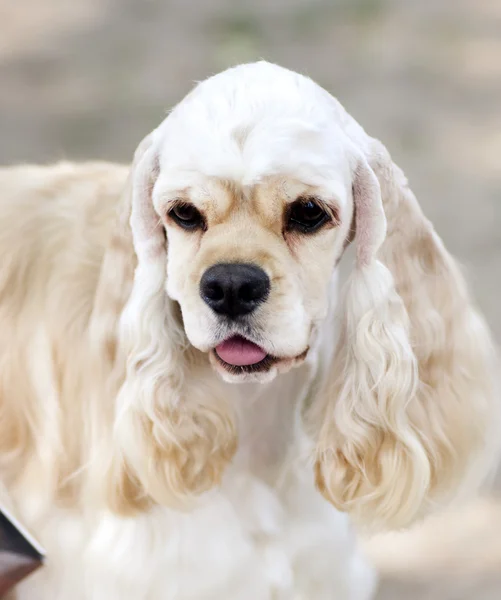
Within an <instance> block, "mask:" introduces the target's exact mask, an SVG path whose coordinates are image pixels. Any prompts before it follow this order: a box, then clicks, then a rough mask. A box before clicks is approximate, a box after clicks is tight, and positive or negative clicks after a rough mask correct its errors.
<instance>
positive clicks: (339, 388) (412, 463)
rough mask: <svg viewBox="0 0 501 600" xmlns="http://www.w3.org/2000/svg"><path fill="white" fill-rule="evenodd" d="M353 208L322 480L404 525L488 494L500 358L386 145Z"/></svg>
mask: <svg viewBox="0 0 501 600" xmlns="http://www.w3.org/2000/svg"><path fill="white" fill-rule="evenodd" d="M369 163H370V164H369ZM376 176H377V177H376ZM353 200H354V210H355V211H356V213H355V214H356V220H355V221H356V235H355V241H356V256H357V258H356V267H355V269H354V272H353V273H352V275H351V277H350V280H349V281H348V283H347V288H346V293H345V298H344V307H343V309H342V310H343V314H342V326H341V332H340V340H339V344H338V348H337V351H336V354H335V363H334V365H333V368H332V370H331V372H332V375H331V378H330V380H328V382H327V385H326V387H325V389H324V390H323V393H322V395H321V400H320V403H319V405H318V406H316V407H315V409H314V411H313V418H314V422H315V424H316V427H317V431H318V436H319V437H318V447H317V454H316V481H317V486H318V488H319V489H320V491H321V492H322V493H323V494H324V496H325V497H326V498H327V499H328V500H330V501H331V502H332V503H333V504H334V505H335V506H336V507H338V508H339V509H341V510H345V511H349V512H351V513H352V514H353V516H354V517H355V519H356V520H357V521H359V522H361V523H362V524H364V525H370V526H371V527H401V526H406V525H408V524H409V523H411V522H412V521H413V520H414V519H415V518H417V517H419V516H421V515H423V514H424V513H426V512H427V511H428V510H429V509H431V508H432V507H433V506H434V505H435V504H438V503H442V502H444V501H449V500H450V499H451V498H452V497H453V496H454V495H456V494H457V493H458V492H461V491H463V490H471V489H474V488H476V487H478V485H479V484H480V483H481V482H482V480H483V479H484V478H485V476H486V474H487V472H488V471H489V469H490V468H491V467H492V466H493V463H494V462H495V461H496V459H497V452H495V450H496V449H497V448H496V443H495V442H496V438H497V437H499V430H497V431H496V429H497V426H498V424H499V420H498V398H497V393H496V389H495V383H494V372H495V367H494V356H495V353H494V349H493V345H492V342H491V339H490V336H489V333H488V331H487V328H486V326H485V324H484V322H483V320H482V318H481V317H480V316H479V315H478V313H477V312H476V310H475V309H474V307H473V306H472V304H471V301H470V298H469V295H468V292H467V289H466V285H465V282H464V280H463V277H462V275H461V273H460V271H459V268H458V266H457V265H456V263H455V261H454V260H453V258H452V257H451V256H450V255H449V254H448V253H447V251H446V250H445V248H444V246H443V244H442V242H441V240H440V239H439V237H438V236H437V234H436V233H435V231H434V230H433V227H432V225H431V224H430V223H429V221H428V220H427V219H426V218H425V217H424V215H423V213H422V211H421V209H420V207H419V205H418V203H417V201H416V199H415V197H414V195H413V194H412V192H411V191H410V190H409V188H408V187H407V182H406V180H405V177H404V175H403V173H402V172H401V171H400V169H399V168H398V167H396V166H395V165H394V164H393V162H392V161H391V159H390V157H389V156H388V153H387V151H386V149H385V148H384V147H383V146H382V145H381V144H379V142H376V141H375V140H371V141H370V143H369V144H367V150H366V155H365V156H364V157H361V158H360V159H359V161H358V164H357V166H356V169H355V171H354V183H353Z"/></svg>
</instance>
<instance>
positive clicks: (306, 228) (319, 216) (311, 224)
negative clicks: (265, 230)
mask: <svg viewBox="0 0 501 600" xmlns="http://www.w3.org/2000/svg"><path fill="white" fill-rule="evenodd" d="M328 219H329V215H328V214H327V213H326V212H325V210H324V209H323V208H322V207H321V206H320V204H318V202H316V201H315V200H312V199H311V198H299V199H298V200H296V201H295V202H293V203H292V204H291V205H290V207H289V210H288V213H287V222H286V228H287V230H288V231H299V232H301V233H313V232H314V231H317V229H319V228H320V227H321V226H322V225H323V224H324V223H325V222H326V221H327V220H328Z"/></svg>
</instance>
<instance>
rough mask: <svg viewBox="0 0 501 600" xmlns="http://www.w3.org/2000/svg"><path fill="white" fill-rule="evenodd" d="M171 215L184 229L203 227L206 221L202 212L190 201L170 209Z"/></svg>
mask: <svg viewBox="0 0 501 600" xmlns="http://www.w3.org/2000/svg"><path fill="white" fill-rule="evenodd" d="M169 216H170V217H171V219H172V220H173V221H175V222H176V223H177V224H178V225H179V226H180V227H182V228H183V229H203V228H204V227H205V221H204V218H203V216H202V215H201V214H200V212H199V211H198V210H197V209H196V208H195V207H194V206H193V204H189V203H188V202H180V203H179V204H176V205H175V206H174V207H173V208H172V209H171V210H170V211H169Z"/></svg>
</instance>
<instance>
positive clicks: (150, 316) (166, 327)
mask: <svg viewBox="0 0 501 600" xmlns="http://www.w3.org/2000/svg"><path fill="white" fill-rule="evenodd" d="M157 135H158V134H157V132H153V133H152V134H150V136H148V137H147V138H146V139H145V140H143V142H142V143H141V144H140V146H139V148H138V150H137V151H136V155H135V158H134V163H133V167H132V170H131V174H130V177H129V188H130V189H129V190H128V193H130V202H129V205H130V209H129V210H130V212H129V214H130V221H129V225H130V230H129V228H128V227H127V226H126V227H125V233H124V235H128V236H129V237H130V235H131V236H132V245H133V248H134V253H135V258H136V260H137V266H136V268H135V272H134V278H133V285H132V290H131V291H130V296H129V298H128V301H127V303H126V305H125V308H124V310H123V313H122V316H121V318H120V322H119V340H118V345H119V349H118V353H119V355H120V356H121V357H122V358H123V359H124V360H126V373H125V379H124V380H123V383H122V385H121V387H120V390H119V392H118V397H117V402H116V415H115V426H114V437H113V440H112V448H113V466H112V469H111V474H110V477H109V482H108V487H109V490H110V491H111V504H112V505H113V506H114V507H115V508H116V509H120V510H124V509H127V508H131V507H132V508H135V507H138V506H142V505H143V504H144V501H145V500H147V501H148V500H153V501H154V502H158V503H162V504H167V505H176V506H180V505H183V503H184V502H185V501H186V500H188V499H189V498H190V497H191V496H193V495H196V494H200V493H201V492H204V491H206V490H208V489H209V488H211V487H212V486H214V485H216V484H217V483H218V482H219V481H220V479H221V476H222V473H223V470H224V467H225V466H226V464H227V462H228V461H229V460H230V459H231V457H232V455H233V453H234V451H235V447H236V434H235V429H234V424H233V419H232V415H231V411H230V408H229V406H228V404H227V403H226V401H225V400H224V397H223V395H222V394H221V390H220V389H219V388H218V387H217V382H213V381H212V380H213V379H214V378H209V377H204V369H205V368H206V366H205V364H204V361H203V359H201V357H199V356H197V355H196V354H195V352H194V350H193V349H190V347H189V344H188V341H187V339H186V336H185V333H184V329H183V326H182V321H181V316H180V311H179V310H178V307H177V305H176V304H175V303H174V302H173V301H171V300H170V299H169V298H168V296H167V293H166V290H165V284H166V264H167V254H166V253H167V240H166V235H165V230H164V228H163V226H162V224H161V220H160V218H159V216H158V214H156V212H155V210H154V208H153V203H152V192H153V188H154V185H155V181H156V178H157V175H158V169H159V166H158V155H157V139H156V138H157ZM110 293H111V292H110ZM209 379H210V380H211V383H210V384H209V383H207V381H208V380H209Z"/></svg>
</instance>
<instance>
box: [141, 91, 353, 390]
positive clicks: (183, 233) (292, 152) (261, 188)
mask: <svg viewBox="0 0 501 600" xmlns="http://www.w3.org/2000/svg"><path fill="white" fill-rule="evenodd" d="M202 88H203V86H202ZM202 91H203V89H202ZM200 96H201V99H200V100H201V101H203V100H204V99H205V98H204V95H203V94H200ZM196 99H197V98H195V100H196ZM207 99H208V100H211V99H213V96H212V94H207ZM193 100H194V99H193V98H190V97H188V100H187V101H185V102H186V104H187V106H184V105H181V106H180V107H178V108H177V109H176V110H175V111H174V112H173V114H172V115H171V116H170V117H169V118H168V119H167V121H166V122H165V124H164V128H163V131H162V138H163V143H162V149H161V152H160V154H159V175H158V178H157V179H156V183H155V185H154V189H153V194H152V196H153V204H154V206H155V210H156V212H157V214H158V215H159V217H160V219H161V220H162V223H163V225H164V227H165V230H166V232H167V248H168V250H167V284H166V289H167V293H168V295H169V296H170V298H172V299H173V300H175V301H177V302H178V303H179V305H180V307H181V311H182V317H183V323H184V328H185V331H186V334H187V337H188V339H189V341H190V343H191V344H192V345H193V346H195V347H196V348H197V349H199V350H201V351H202V352H204V353H208V354H209V356H210V360H211V364H212V366H213V367H214V368H215V369H216V370H217V371H218V372H219V373H220V374H221V375H222V376H223V378H224V379H225V380H228V381H249V380H257V381H267V380H270V379H271V378H273V377H274V376H275V375H276V374H277V373H279V372H283V371H284V370H287V369H289V368H290V367H291V366H294V365H297V364H300V363H301V362H302V361H303V360H304V359H305V357H306V356H307V353H308V349H309V346H310V343H311V341H312V337H313V336H314V335H315V330H316V329H317V327H318V326H319V324H320V323H321V321H322V319H323V318H324V317H325V316H326V313H327V310H328V306H329V301H330V294H329V288H330V285H329V284H330V281H331V279H332V274H333V270H334V268H335V264H336V262H337V260H338V259H339V256H340V254H341V252H342V250H343V246H344V245H345V242H346V239H347V237H348V235H349V231H350V224H351V218H352V214H351V213H352V203H351V170H350V163H349V157H348V156H347V155H346V151H345V149H344V146H343V143H342V142H343V141H344V140H343V139H342V134H341V132H337V131H336V130H335V129H334V128H333V126H332V125H329V124H328V123H327V122H324V123H322V122H319V120H318V118H317V119H315V120H312V119H311V118H308V114H307V113H308V111H307V109H308V107H306V110H303V111H302V110H301V109H302V107H301V105H300V104H299V105H298V106H296V107H295V110H294V112H293V113H292V114H285V115H279V114H277V115H275V117H274V119H273V120H272V121H271V122H270V121H269V120H264V122H263V119H262V118H259V115H258V114H256V115H255V114H252V113H251V114H249V112H248V111H247V112H244V114H242V115H238V113H237V114H236V115H232V118H230V117H231V115H227V116H226V118H222V119H220V120H219V121H218V122H217V125H216V127H214V124H213V122H212V121H211V119H210V118H206V119H205V120H204V119H202V118H200V119H199V121H198V123H197V125H198V129H195V128H194V127H193V126H192V125H191V123H190V120H191V119H193V113H194V112H195V111H196V108H197V107H196V104H195V103H194V101H193ZM244 106H246V107H247V106H249V104H248V103H247V102H246V103H245V104H244ZM199 108H200V107H199ZM202 108H203V109H205V110H206V111H207V112H208V113H210V110H211V107H206V106H205V105H202ZM235 110H237V111H238V107H235ZM208 116H209V115H207V117H208ZM216 117H217V115H214V118H216ZM239 117H240V118H239ZM171 123H172V125H171Z"/></svg>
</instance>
